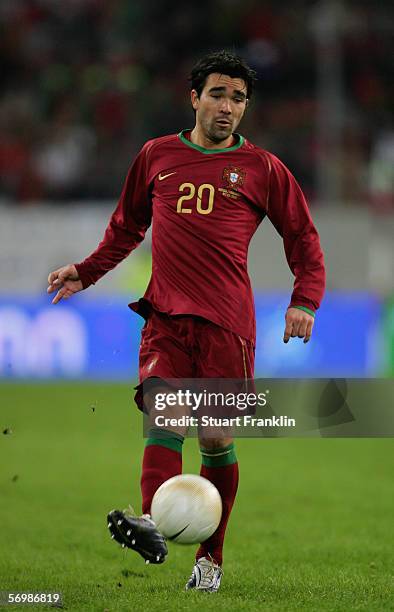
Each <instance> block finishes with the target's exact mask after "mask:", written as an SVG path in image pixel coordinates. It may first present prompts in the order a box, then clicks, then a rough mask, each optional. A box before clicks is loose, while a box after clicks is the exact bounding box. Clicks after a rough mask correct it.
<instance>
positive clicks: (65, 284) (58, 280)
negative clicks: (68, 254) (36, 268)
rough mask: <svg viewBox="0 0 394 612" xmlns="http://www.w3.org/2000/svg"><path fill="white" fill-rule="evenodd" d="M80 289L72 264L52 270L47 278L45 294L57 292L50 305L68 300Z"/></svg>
mask: <svg viewBox="0 0 394 612" xmlns="http://www.w3.org/2000/svg"><path fill="white" fill-rule="evenodd" d="M82 289H83V286H82V281H80V280H79V274H78V272H77V269H76V267H75V266H74V265H73V264H69V265H68V266H63V267H62V268H59V269H58V270H54V271H53V272H51V273H50V275H49V276H48V289H47V293H53V292H54V291H57V294H56V295H55V297H54V298H53V300H52V304H57V303H58V302H60V300H62V299H65V300H68V298H70V297H71V296H72V295H73V294H74V293H78V291H82Z"/></svg>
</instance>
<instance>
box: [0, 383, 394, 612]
mask: <svg viewBox="0 0 394 612" xmlns="http://www.w3.org/2000/svg"><path fill="white" fill-rule="evenodd" d="M132 396H133V393H132V390H131V387H127V386H126V385H110V384H108V385H104V384H97V385H96V384H71V383H70V384H64V385H59V384H53V385H52V384H48V385H44V384H42V385H41V384H36V385H27V384H24V385H21V384H19V385H14V384H3V385H2V386H0V426H1V431H4V430H7V428H8V429H10V430H11V432H9V431H8V432H7V431H6V433H3V434H1V436H0V523H1V528H0V590H9V591H13V592H15V591H24V592H26V591H35V592H37V591H41V592H44V591H46V592H54V591H61V592H62V593H63V601H64V608H65V609H67V610H101V611H105V610H108V611H114V612H118V611H121V610H122V611H123V610H125V611H126V610H127V611H130V610H133V611H134V610H137V611H140V610H143V609H146V610H150V611H154V610H157V611H159V610H160V611H161V612H163V611H167V610H168V611H171V612H172V611H177V610H186V609H188V610H196V611H197V610H198V611H199V612H200V611H201V609H204V610H205V611H209V610H215V611H217V610H226V611H228V610H267V611H268V610H269V611H281V612H283V611H289V612H290V611H291V612H293V611H294V610H311V611H312V610H313V611H320V610H332V611H334V612H339V611H343V612H348V611H350V610H365V611H368V612H370V611H372V610H379V611H383V610H384V611H385V610H394V603H393V602H394V590H393V581H394V568H393V560H394V546H393V545H394V519H393V517H394V512H393V500H394V485H393V473H394V453H393V450H394V441H393V440H392V439H380V440H376V439H366V440H332V439H308V440H307V439H305V440H302V439H291V440H290V439H279V440H275V439H266V440H239V441H237V446H236V448H237V455H238V459H239V461H240V488H239V493H238V498H237V502H236V505H235V507H234V510H233V513H232V517H231V520H230V524H229V529H228V535H227V540H226V546H225V555H224V556H225V563H224V577H223V582H222V588H221V590H220V592H219V593H218V594H217V595H209V594H204V593H195V592H188V593H186V592H184V591H183V589H184V584H185V582H186V579H187V578H188V577H189V574H190V572H191V569H192V565H193V558H194V550H195V549H194V547H181V546H179V545H178V546H177V545H171V544H170V546H169V549H170V552H169V557H168V560H167V561H166V563H165V564H164V565H162V566H145V564H144V562H143V560H142V558H141V557H139V555H136V554H135V553H133V552H131V551H126V552H124V551H123V550H122V549H121V548H120V547H118V546H117V545H115V544H114V542H112V541H111V540H110V538H109V535H108V532H107V528H106V513H107V511H108V510H110V509H112V508H113V507H125V506H126V505H127V504H128V503H131V504H132V505H133V506H134V507H135V509H136V511H138V512H139V511H140V493H139V477H140V460H141V453H142V449H143V440H142V433H141V421H140V414H139V413H138V411H137V410H136V408H135V407H134V406H133V401H132ZM199 465H200V461H199V455H198V452H197V443H196V440H186V442H185V445H184V471H185V472H197V473H198V470H199ZM7 609H11V608H10V607H8V608H7ZM29 609H37V610H38V609H42V608H38V607H30V608H29Z"/></svg>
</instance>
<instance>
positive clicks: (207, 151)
mask: <svg viewBox="0 0 394 612" xmlns="http://www.w3.org/2000/svg"><path fill="white" fill-rule="evenodd" d="M188 131H189V129H186V130H182V131H181V132H179V134H178V136H179V138H180V139H181V141H182V142H183V144H185V145H187V146H188V147H191V148H192V149H196V151H200V153H204V154H205V155H212V154H213V153H227V152H228V151H235V150H236V149H239V148H240V147H242V145H243V144H244V142H245V138H244V137H243V136H241V134H237V133H236V132H235V133H234V134H233V136H237V137H238V139H239V140H238V142H237V143H236V144H235V145H233V146H232V147H226V148H225V149H206V148H205V147H200V145H197V144H194V142H191V141H190V140H188V139H187V138H186V137H185V136H184V133H185V132H188Z"/></svg>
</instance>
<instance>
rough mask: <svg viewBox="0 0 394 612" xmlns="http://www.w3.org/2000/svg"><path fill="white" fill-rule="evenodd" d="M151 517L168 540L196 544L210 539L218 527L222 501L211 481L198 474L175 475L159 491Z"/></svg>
mask: <svg viewBox="0 0 394 612" xmlns="http://www.w3.org/2000/svg"><path fill="white" fill-rule="evenodd" d="M151 516H152V519H153V520H154V521H155V523H156V526H157V528H158V530H159V531H160V532H161V533H162V534H163V536H164V537H166V538H167V539H168V540H172V541H173V542H178V543H179V544H197V543H201V542H204V541H205V540H207V539H208V538H209V537H210V536H211V535H212V534H213V533H214V531H216V529H217V528H218V525H219V523H220V519H221V516H222V499H221V497H220V494H219V491H218V490H217V488H216V487H215V485H213V484H212V483H211V482H210V481H209V480H207V479H206V478H203V477H202V476H196V475H195V474H181V475H179V476H174V477H173V478H170V479H169V480H166V482H163V484H162V485H161V486H160V487H159V488H158V489H157V491H156V493H155V495H154V497H153V500H152V505H151Z"/></svg>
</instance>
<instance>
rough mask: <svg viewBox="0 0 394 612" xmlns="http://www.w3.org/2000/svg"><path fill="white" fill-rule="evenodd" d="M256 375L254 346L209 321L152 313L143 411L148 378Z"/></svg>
mask: <svg viewBox="0 0 394 612" xmlns="http://www.w3.org/2000/svg"><path fill="white" fill-rule="evenodd" d="M253 375H254V345H253V343H252V342H251V341H250V340H246V339H245V338H242V337H241V336H238V335H237V334H235V333H234V332H232V331H229V330H227V329H224V328H223V327H220V326H219V325H216V324H215V323H212V322H211V321H208V320H207V319H203V318H202V317H197V316H191V315H175V316H170V315H167V314H165V313H162V312H158V311H156V310H151V312H150V314H149V317H148V319H147V321H146V323H145V326H144V327H143V329H142V332H141V345H140V355H139V383H140V384H139V385H138V387H136V389H137V393H136V395H135V401H136V403H137V406H138V408H139V409H140V410H143V397H142V383H143V382H144V381H145V380H146V379H148V378H151V377H153V378H164V379H166V378H187V379H189V378H233V379H241V380H247V379H252V378H253Z"/></svg>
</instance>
